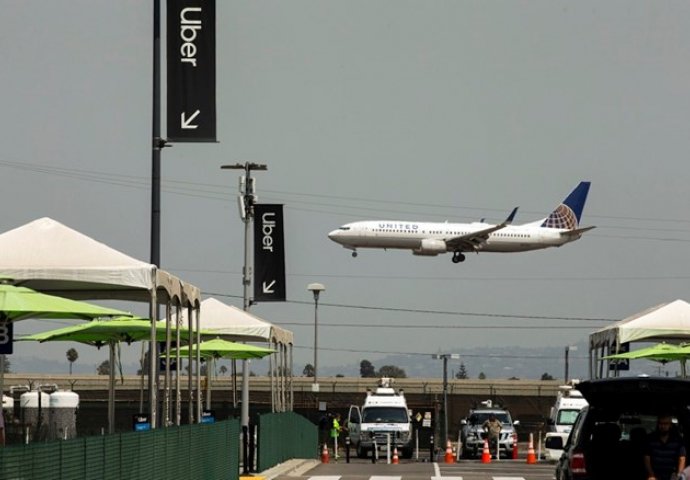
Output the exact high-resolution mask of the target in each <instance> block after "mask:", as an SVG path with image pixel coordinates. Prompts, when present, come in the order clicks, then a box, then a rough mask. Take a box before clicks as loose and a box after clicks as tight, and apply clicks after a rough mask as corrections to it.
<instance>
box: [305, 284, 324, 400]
mask: <svg viewBox="0 0 690 480" xmlns="http://www.w3.org/2000/svg"><path fill="white" fill-rule="evenodd" d="M307 290H309V291H310V292H311V293H313V294H314V391H316V390H318V388H319V387H318V384H319V382H318V380H317V373H318V363H317V361H318V351H319V294H320V293H321V292H323V291H324V290H326V287H324V286H323V285H322V284H320V283H310V284H309V285H307Z"/></svg>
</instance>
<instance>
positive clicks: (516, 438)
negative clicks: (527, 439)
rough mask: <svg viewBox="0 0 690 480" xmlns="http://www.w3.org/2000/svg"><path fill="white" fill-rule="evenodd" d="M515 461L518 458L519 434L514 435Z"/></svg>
mask: <svg viewBox="0 0 690 480" xmlns="http://www.w3.org/2000/svg"><path fill="white" fill-rule="evenodd" d="M512 458H513V460H517V458H518V436H517V433H514V434H513V457H512Z"/></svg>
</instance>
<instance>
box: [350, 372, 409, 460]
mask: <svg viewBox="0 0 690 480" xmlns="http://www.w3.org/2000/svg"><path fill="white" fill-rule="evenodd" d="M379 385H380V386H379V387H378V388H377V389H376V390H375V391H374V392H372V391H370V390H367V396H366V398H365V399H364V404H363V405H362V407H361V409H360V407H359V406H357V405H351V406H350V411H349V413H348V416H347V428H348V431H349V436H350V442H351V444H352V445H353V446H354V448H355V449H356V451H357V456H358V457H359V458H365V457H366V456H367V454H368V452H370V451H373V449H374V445H376V448H377V449H379V450H385V449H386V448H387V447H388V446H390V448H391V450H392V449H393V448H397V449H398V452H399V454H400V455H401V456H403V457H405V458H412V450H413V445H412V421H411V419H410V413H409V410H408V408H407V402H406V401H405V395H404V394H403V391H402V390H399V391H397V392H396V391H395V389H393V388H391V386H390V385H391V379H390V378H382V379H381V381H380V383H379Z"/></svg>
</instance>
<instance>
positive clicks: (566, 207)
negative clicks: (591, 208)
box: [541, 182, 590, 230]
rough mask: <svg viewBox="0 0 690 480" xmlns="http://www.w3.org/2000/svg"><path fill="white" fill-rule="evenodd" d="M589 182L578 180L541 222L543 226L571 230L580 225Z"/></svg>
mask: <svg viewBox="0 0 690 480" xmlns="http://www.w3.org/2000/svg"><path fill="white" fill-rule="evenodd" d="M589 186H590V182H580V184H579V185H578V186H577V187H575V190H573V191H572V192H570V195H568V196H567V197H566V199H565V200H563V203H561V204H560V205H559V206H557V207H556V208H555V209H554V211H553V212H551V214H550V215H549V216H548V217H546V219H545V220H544V222H543V223H542V224H541V226H542V227H545V228H565V229H568V230H573V229H576V228H578V226H579V225H580V217H581V216H582V209H583V208H584V206H585V202H586V201H587V194H588V193H589Z"/></svg>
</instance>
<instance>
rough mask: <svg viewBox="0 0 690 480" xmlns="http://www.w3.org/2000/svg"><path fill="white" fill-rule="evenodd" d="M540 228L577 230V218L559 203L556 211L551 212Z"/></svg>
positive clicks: (567, 207) (565, 206)
mask: <svg viewBox="0 0 690 480" xmlns="http://www.w3.org/2000/svg"><path fill="white" fill-rule="evenodd" d="M542 227H546V228H564V229H567V230H572V229H574V228H577V216H575V212H573V210H572V209H571V208H570V207H569V206H567V205H565V204H563V203H561V204H560V205H559V206H558V208H556V210H554V211H553V212H551V214H550V215H549V217H548V218H547V219H546V221H545V222H544V223H543V224H542Z"/></svg>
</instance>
